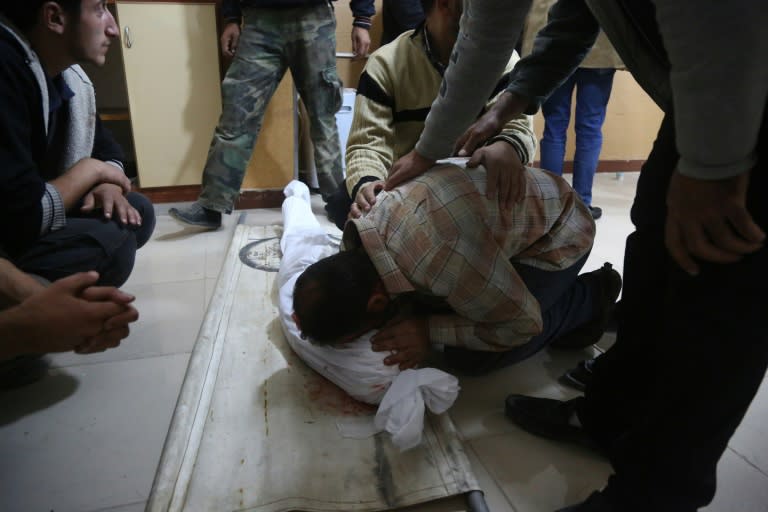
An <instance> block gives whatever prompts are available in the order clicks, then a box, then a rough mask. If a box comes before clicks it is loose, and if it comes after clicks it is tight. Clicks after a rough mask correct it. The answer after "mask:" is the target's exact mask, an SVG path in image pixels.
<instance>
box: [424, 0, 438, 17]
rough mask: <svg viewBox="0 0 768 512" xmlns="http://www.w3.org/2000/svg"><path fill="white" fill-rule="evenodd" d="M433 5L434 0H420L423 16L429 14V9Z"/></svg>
mask: <svg viewBox="0 0 768 512" xmlns="http://www.w3.org/2000/svg"><path fill="white" fill-rule="evenodd" d="M434 6H435V0H421V11H422V12H423V13H424V16H426V15H428V14H429V11H431V10H432V8H433V7H434Z"/></svg>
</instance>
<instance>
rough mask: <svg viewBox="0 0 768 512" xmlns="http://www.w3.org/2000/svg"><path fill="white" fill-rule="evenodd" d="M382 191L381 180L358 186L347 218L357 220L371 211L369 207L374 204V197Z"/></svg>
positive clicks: (382, 183) (382, 182)
mask: <svg viewBox="0 0 768 512" xmlns="http://www.w3.org/2000/svg"><path fill="white" fill-rule="evenodd" d="M382 190H384V181H382V180H376V181H369V182H368V183H364V184H363V185H360V188H358V189H357V194H356V195H355V200H354V201H353V202H352V206H351V207H350V209H349V218H350V219H359V218H360V217H362V216H363V215H365V214H366V213H368V212H369V211H371V207H372V206H373V205H374V204H376V196H377V195H378V194H379V192H381V191H382Z"/></svg>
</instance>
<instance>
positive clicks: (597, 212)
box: [587, 206, 603, 220]
mask: <svg viewBox="0 0 768 512" xmlns="http://www.w3.org/2000/svg"><path fill="white" fill-rule="evenodd" d="M587 208H589V213H591V214H592V218H593V219H595V220H597V219H599V218H600V217H602V216H603V209H602V208H600V207H599V206H587Z"/></svg>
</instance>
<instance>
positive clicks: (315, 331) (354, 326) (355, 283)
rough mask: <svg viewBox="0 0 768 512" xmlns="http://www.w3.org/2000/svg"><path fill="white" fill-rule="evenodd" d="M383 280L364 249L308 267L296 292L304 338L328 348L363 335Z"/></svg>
mask: <svg viewBox="0 0 768 512" xmlns="http://www.w3.org/2000/svg"><path fill="white" fill-rule="evenodd" d="M380 279H381V278H380V277H379V274H378V272H376V268H375V267H374V266H373V263H372V262H371V259H370V258H369V257H368V254H366V252H365V251H364V250H363V249H353V250H350V251H342V252H340V253H338V254H334V255H333V256H329V257H327V258H323V259H322V260H320V261H318V262H316V263H314V264H313V265H310V266H309V267H307V269H306V270H305V271H304V272H303V273H302V274H301V275H300V276H299V278H298V279H297V280H296V285H295V287H294V289H293V311H294V313H296V316H297V317H298V318H299V324H300V327H301V334H302V336H306V337H308V338H310V340H311V341H312V342H313V343H317V344H320V345H328V344H332V343H335V342H337V341H338V340H339V339H341V338H342V337H344V336H348V335H350V334H352V333H354V332H357V331H359V330H360V329H362V328H363V326H364V325H365V319H366V317H367V315H368V313H367V306H368V299H369V297H370V296H371V293H372V292H373V289H374V286H375V284H376V282H377V281H379V280H380Z"/></svg>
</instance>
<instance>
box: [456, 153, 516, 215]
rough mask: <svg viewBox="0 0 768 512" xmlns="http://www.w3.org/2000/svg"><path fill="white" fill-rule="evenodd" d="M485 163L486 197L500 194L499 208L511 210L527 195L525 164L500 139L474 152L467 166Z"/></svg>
mask: <svg viewBox="0 0 768 512" xmlns="http://www.w3.org/2000/svg"><path fill="white" fill-rule="evenodd" d="M481 164H482V165H483V166H484V167H485V170H486V174H487V177H488V178H487V184H486V190H485V197H487V198H488V199H495V198H496V197H497V196H498V199H499V209H500V210H503V211H505V212H509V211H510V210H511V209H512V205H514V204H515V203H517V202H519V201H521V200H522V199H523V197H525V172H526V171H525V166H524V165H523V164H522V162H520V157H519V156H518V154H517V151H515V148H514V147H512V145H510V144H509V143H508V142H505V141H503V140H499V141H496V142H494V143H493V144H490V145H488V146H483V147H481V148H480V149H477V150H475V152H474V153H472V158H470V159H469V161H467V167H470V168H471V167H477V166H478V165H481Z"/></svg>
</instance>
